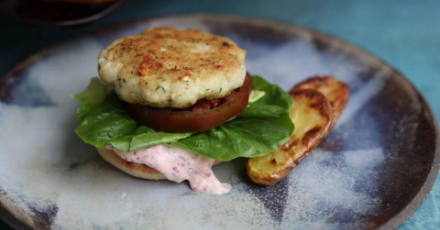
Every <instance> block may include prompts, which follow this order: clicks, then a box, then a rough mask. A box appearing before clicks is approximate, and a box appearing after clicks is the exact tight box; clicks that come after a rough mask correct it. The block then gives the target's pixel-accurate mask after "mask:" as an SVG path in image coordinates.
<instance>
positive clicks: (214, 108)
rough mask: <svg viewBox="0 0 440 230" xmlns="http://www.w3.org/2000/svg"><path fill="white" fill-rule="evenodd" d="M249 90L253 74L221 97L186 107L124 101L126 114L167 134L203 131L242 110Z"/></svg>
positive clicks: (203, 100) (246, 101)
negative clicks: (148, 104)
mask: <svg viewBox="0 0 440 230" xmlns="http://www.w3.org/2000/svg"><path fill="white" fill-rule="evenodd" d="M251 91H252V77H251V76H250V75H249V73H248V74H247V75H246V78H245V80H244V83H243V85H242V86H241V87H240V88H237V89H235V90H234V91H232V93H231V94H229V95H227V96H226V97H223V98H220V99H213V100H207V99H201V100H199V101H197V103H196V104H194V105H193V106H191V107H189V108H184V109H173V108H154V107H151V106H145V105H140V104H127V109H128V112H129V114H130V115H131V116H132V117H133V119H135V120H136V121H137V122H138V123H139V124H141V125H145V126H148V127H150V128H153V129H155V130H158V131H163V132H169V133H183V132H203V131H207V130H209V129H212V128H214V127H217V126H219V125H222V124H223V123H225V122H226V121H227V120H229V119H231V118H233V117H235V116H238V115H239V114H240V113H242V112H243V111H244V110H245V109H246V107H247V104H248V100H249V94H250V93H251Z"/></svg>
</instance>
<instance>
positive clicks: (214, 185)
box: [108, 145, 231, 194]
mask: <svg viewBox="0 0 440 230" xmlns="http://www.w3.org/2000/svg"><path fill="white" fill-rule="evenodd" d="M108 148H110V149H112V150H113V151H115V152H116V154H118V155H119V156H120V157H121V158H122V159H124V160H126V161H128V162H133V163H138V164H144V165H146V166H148V167H150V168H154V169H156V170H157V171H159V172H160V173H162V174H163V175H164V176H165V177H166V178H167V179H168V180H171V181H175V182H177V183H180V182H182V181H184V180H188V181H189V183H190V186H191V189H192V190H193V191H199V192H207V193H212V194H224V193H228V192H229V191H230V190H231V185H229V184H226V183H221V182H220V181H219V180H218V179H217V177H216V176H215V175H214V172H213V171H212V169H211V167H212V165H213V163H214V161H215V160H214V159H211V158H207V157H204V156H200V155H197V154H195V153H192V152H189V151H186V150H182V149H178V148H173V147H168V146H166V145H154V146H151V147H148V148H144V149H139V150H136V151H133V152H123V151H120V150H118V149H116V148H113V147H111V146H110V147H108Z"/></svg>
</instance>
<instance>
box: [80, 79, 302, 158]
mask: <svg viewBox="0 0 440 230" xmlns="http://www.w3.org/2000/svg"><path fill="white" fill-rule="evenodd" d="M253 79H254V83H253V84H254V85H253V90H255V91H256V92H258V95H259V98H258V99H257V100H256V101H253V102H252V103H249V105H248V107H247V108H246V109H245V111H244V112H243V113H242V114H240V115H239V116H237V117H236V118H234V119H231V120H229V121H228V122H226V123H224V124H223V125H221V126H219V127H216V128H213V129H211V130H209V131H206V132H202V133H166V132H159V131H155V130H153V129H151V128H148V127H145V126H140V125H138V124H137V123H136V121H134V120H133V119H132V118H131V117H130V116H129V115H128V113H127V111H126V110H125V107H124V103H123V102H122V101H121V100H120V99H119V98H118V96H117V95H116V94H115V92H114V91H113V90H112V88H111V87H110V86H109V85H107V84H105V83H104V82H102V81H101V80H100V79H98V78H93V79H92V80H91V82H90V85H89V86H88V87H87V89H86V90H84V91H83V92H82V93H80V94H78V95H76V96H73V99H75V100H77V101H78V102H79V103H81V106H80V107H79V108H78V110H77V118H78V120H79V122H80V123H79V125H78V126H77V128H76V129H75V132H76V134H77V135H78V136H79V137H81V138H82V139H83V140H84V142H86V143H88V144H91V145H93V146H95V147H104V146H106V145H113V146H114V147H115V148H117V149H120V150H122V151H125V152H128V151H134V150H137V149H140V148H146V147H149V146H152V145H156V144H167V145H169V146H173V147H177V148H181V149H185V150H188V151H191V152H194V153H197V154H200V155H203V156H206V157H209V158H214V159H217V160H221V161H229V160H232V159H234V158H237V157H255V156H262V155H265V154H267V153H269V152H270V151H273V150H275V149H276V148H278V146H280V145H282V144H283V143H285V142H286V141H287V140H288V138H289V137H290V135H291V134H292V133H293V129H294V126H293V124H292V121H291V120H290V118H289V112H290V107H291V106H292V103H293V101H292V98H291V97H290V96H289V95H288V94H287V93H286V92H284V91H283V90H282V89H281V88H280V87H278V86H276V85H273V84H270V83H268V82H267V81H265V80H264V79H263V78H261V77H258V76H254V77H253ZM262 92H263V93H262Z"/></svg>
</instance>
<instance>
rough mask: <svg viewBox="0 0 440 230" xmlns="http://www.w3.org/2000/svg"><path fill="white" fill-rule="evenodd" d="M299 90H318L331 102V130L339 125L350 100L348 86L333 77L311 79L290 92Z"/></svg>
mask: <svg viewBox="0 0 440 230" xmlns="http://www.w3.org/2000/svg"><path fill="white" fill-rule="evenodd" d="M299 89H314V90H317V91H319V92H320V93H322V94H323V95H324V96H325V97H326V98H327V99H328V100H329V102H330V105H331V106H332V111H333V122H332V126H331V128H333V127H334V126H335V125H336V124H337V123H338V120H339V117H340V116H341V113H342V111H343V110H344V109H345V106H346V105H347V103H348V99H349V98H350V89H349V88H348V86H347V85H346V84H345V83H343V82H340V81H338V80H337V79H336V78H334V77H331V76H322V77H320V76H315V77H311V78H309V79H307V80H305V81H303V82H301V83H299V84H297V85H296V86H294V87H293V88H292V89H291V90H290V91H289V92H293V91H295V90H299Z"/></svg>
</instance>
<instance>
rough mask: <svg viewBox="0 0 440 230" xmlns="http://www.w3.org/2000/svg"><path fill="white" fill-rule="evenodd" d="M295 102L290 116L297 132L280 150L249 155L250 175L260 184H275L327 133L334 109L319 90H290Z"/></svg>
mask: <svg viewBox="0 0 440 230" xmlns="http://www.w3.org/2000/svg"><path fill="white" fill-rule="evenodd" d="M290 95H291V96H292V98H293V100H294V103H293V106H292V109H291V110H290V118H291V119H292V121H293V123H294V124H295V131H294V133H293V134H292V136H291V137H290V139H289V140H288V141H287V142H286V143H285V144H284V145H282V146H280V147H279V148H278V150H277V151H275V152H271V153H269V154H267V155H264V156H261V157H255V158H250V159H249V160H248V162H247V167H246V170H247V174H248V175H249V177H250V178H251V179H252V181H254V182H255V183H257V184H262V185H273V184H275V183H277V182H279V181H281V180H282V179H283V178H284V177H286V176H287V175H288V174H289V173H290V172H291V171H292V169H293V168H294V167H295V166H297V165H298V163H299V162H300V161H301V160H302V159H304V158H305V157H306V156H307V155H309V154H310V153H311V152H312V151H313V150H314V149H315V148H316V146H317V145H318V144H319V143H320V142H321V140H322V139H323V138H324V137H325V136H326V135H327V133H328V132H329V129H330V127H331V124H332V114H333V112H332V109H331V105H330V103H329V101H328V100H327V98H326V97H325V96H324V95H323V94H322V93H320V92H318V91H317V90H312V89H301V90H294V91H292V92H290Z"/></svg>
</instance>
